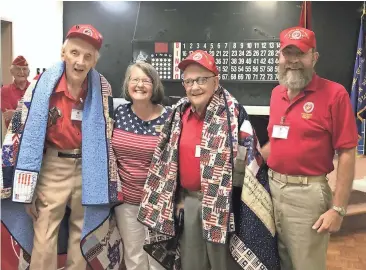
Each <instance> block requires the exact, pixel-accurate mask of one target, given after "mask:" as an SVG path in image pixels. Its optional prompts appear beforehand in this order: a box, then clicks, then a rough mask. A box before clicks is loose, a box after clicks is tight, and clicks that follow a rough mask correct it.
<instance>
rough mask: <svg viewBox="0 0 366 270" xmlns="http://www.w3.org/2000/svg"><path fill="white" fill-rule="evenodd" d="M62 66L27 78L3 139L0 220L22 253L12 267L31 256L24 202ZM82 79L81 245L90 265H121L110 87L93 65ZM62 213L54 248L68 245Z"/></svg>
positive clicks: (39, 162) (118, 188)
mask: <svg viewBox="0 0 366 270" xmlns="http://www.w3.org/2000/svg"><path fill="white" fill-rule="evenodd" d="M65 68H66V67H65V63H64V62H59V63H56V64H55V65H54V66H52V67H50V68H49V69H47V70H46V71H45V72H44V73H42V75H41V76H40V77H39V78H38V80H37V81H36V80H34V81H33V82H32V83H31V85H30V86H29V88H28V89H27V90H26V92H25V94H24V96H23V98H22V100H21V101H20V102H19V105H18V108H17V110H16V112H15V114H14V116H13V118H12V120H11V123H10V125H9V127H8V131H7V134H6V136H5V140H4V143H3V148H2V150H3V151H2V153H3V154H2V175H0V183H1V199H2V201H1V223H2V226H3V228H6V229H7V230H8V231H9V233H10V235H11V237H12V238H13V239H14V241H15V242H16V243H17V245H18V246H19V247H20V249H21V251H22V252H23V254H25V255H24V256H22V260H20V263H19V265H14V269H19V270H25V269H28V267H29V262H30V260H31V256H30V254H31V253H32V248H33V237H34V231H33V222H32V219H31V218H30V217H29V216H28V215H27V213H26V211H25V207H24V203H30V202H32V199H33V194H34V192H35V188H36V185H37V179H38V173H39V171H40V169H41V166H42V162H43V149H44V146H45V135H46V133H47V121H48V116H49V99H50V96H51V95H52V93H53V91H54V89H55V87H56V85H57V83H58V82H59V80H60V78H61V76H62V74H63V73H64V72H65ZM87 81H88V92H87V97H86V99H85V105H84V108H83V116H82V117H83V118H82V204H83V206H84V223H83V229H82V236H81V241H80V248H81V250H82V253H83V255H84V258H85V260H86V261H87V262H88V266H89V269H93V270H104V269H115V270H117V269H124V268H123V267H124V263H123V242H122V239H121V236H120V234H119V231H118V228H117V224H116V220H115V216H114V215H112V212H111V207H112V206H113V205H114V204H115V203H119V202H121V201H122V190H121V183H120V181H119V176H118V172H117V163H116V159H115V156H114V152H113V150H112V145H111V138H112V131H113V124H114V120H113V118H112V117H113V99H112V90H111V86H110V84H109V83H108V81H107V80H106V79H105V77H103V76H102V75H101V74H100V73H98V72H97V71H96V70H95V69H91V70H90V71H89V73H88V77H87ZM55 173H57V168H55ZM66 210H67V209H66ZM67 213H68V212H67V211H66V214H65V217H64V219H63V220H62V222H61V224H60V229H59V238H58V253H59V254H64V253H66V251H67V245H68V228H69V227H68V226H69V225H68V218H69V216H70V215H69V214H67ZM23 259H24V260H23Z"/></svg>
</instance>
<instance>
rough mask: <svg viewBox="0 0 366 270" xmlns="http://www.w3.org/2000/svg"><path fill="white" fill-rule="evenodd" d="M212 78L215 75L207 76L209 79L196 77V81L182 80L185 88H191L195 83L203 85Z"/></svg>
mask: <svg viewBox="0 0 366 270" xmlns="http://www.w3.org/2000/svg"><path fill="white" fill-rule="evenodd" d="M213 77H216V75H214V76H209V77H198V78H197V79H186V80H183V85H184V86H187V87H191V86H193V84H194V82H197V84H198V85H204V84H205V83H207V80H208V79H209V78H213Z"/></svg>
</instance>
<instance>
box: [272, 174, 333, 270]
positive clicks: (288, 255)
mask: <svg viewBox="0 0 366 270" xmlns="http://www.w3.org/2000/svg"><path fill="white" fill-rule="evenodd" d="M270 172H271V170H270ZM270 172H269V179H270V183H269V184H270V189H271V193H272V198H273V204H274V214H275V222H276V231H277V233H278V250H279V254H280V260H281V269H282V270H310V269H311V270H326V256H327V248H328V241H329V233H320V234H319V233H317V232H316V230H314V229H312V226H313V225H314V223H315V222H316V221H317V220H318V218H319V216H320V215H322V214H323V213H325V212H326V211H327V210H328V209H330V207H331V204H332V191H331V189H330V187H329V185H328V183H327V181H326V177H325V176H317V177H308V178H307V179H309V181H310V182H309V183H307V184H300V183H298V184H293V183H285V182H283V179H284V178H285V177H282V181H281V180H280V179H279V178H278V177H277V176H278V175H279V174H277V176H274V175H273V174H271V173H270ZM281 176H284V175H281Z"/></svg>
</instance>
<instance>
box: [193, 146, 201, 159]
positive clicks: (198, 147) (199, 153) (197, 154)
mask: <svg viewBox="0 0 366 270" xmlns="http://www.w3.org/2000/svg"><path fill="white" fill-rule="evenodd" d="M200 156H201V146H199V145H196V151H195V152H194V157H200Z"/></svg>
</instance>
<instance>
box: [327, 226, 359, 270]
mask: <svg viewBox="0 0 366 270" xmlns="http://www.w3.org/2000/svg"><path fill="white" fill-rule="evenodd" d="M327 266H328V267H327V270H366V230H365V231H363V232H358V233H352V234H350V235H344V236H342V235H340V236H332V237H331V240H330V244H329V248H328V263H327Z"/></svg>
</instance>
